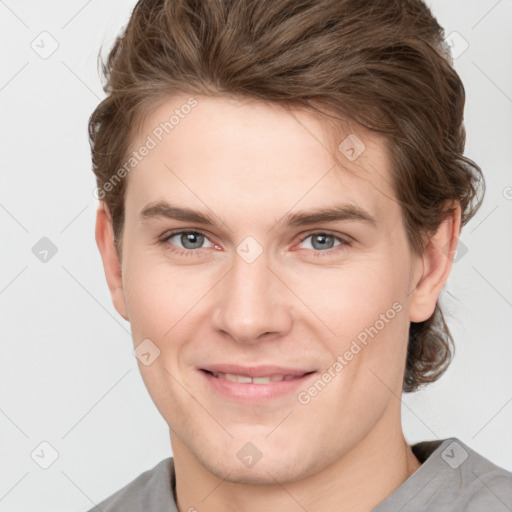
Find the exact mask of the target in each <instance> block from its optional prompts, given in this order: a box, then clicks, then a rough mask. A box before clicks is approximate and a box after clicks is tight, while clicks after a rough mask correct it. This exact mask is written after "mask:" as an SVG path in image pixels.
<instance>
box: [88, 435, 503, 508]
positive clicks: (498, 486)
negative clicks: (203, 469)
mask: <svg viewBox="0 0 512 512" xmlns="http://www.w3.org/2000/svg"><path fill="white" fill-rule="evenodd" d="M411 448H412V450H413V452H414V455H416V457H417V458H418V460H419V461H420V462H421V466H420V467H419V468H418V469H417V470H416V471H415V472H414V473H413V474H412V475H411V476H410V477H409V478H408V479H407V480H405V482H403V483H402V484H401V485H400V486H399V487H398V488H397V489H396V490H395V491H394V492H393V493H392V494H390V495H389V496H388V497H387V498H386V499H385V500H384V501H382V502H381V503H380V504H379V505H378V506H377V507H376V508H374V509H373V511H372V512H399V511H400V512H430V511H432V512H434V511H435V512H448V511H450V512H462V511H465V512H467V511H469V512H511V511H512V473H510V472H509V471H506V470H505V469H503V468H500V467H498V466H496V465H495V464H493V463H492V462H490V461H489V460H487V459H486V458H484V457H482V456H481V455H479V454H478V453H477V452H475V451H474V450H472V449H471V448H469V447H468V446H466V445H465V444H464V443H463V442H462V441H459V440H458V439H457V438H453V437H452V438H449V439H444V440H438V441H424V442H421V443H417V444H414V445H412V446H411ZM174 486H175V475H174V461H173V458H172V457H169V458H167V459H164V460H162V461H161V462H160V463H158V464H157V465H156V466H155V467H154V468H153V469H150V470H148V471H145V472H144V473H142V474H141V475H139V476H138V477H137V478H135V479H134V480H133V481H132V482H130V483H129V484H128V485H126V486H125V487H123V488H122V489H120V490H119V491H117V492H116V493H115V494H113V495H112V496H110V497H109V498H107V499H105V500H104V501H102V502H101V503H99V504H98V505H97V506H96V507H94V508H92V509H90V510H89V511H88V512H99V511H101V512H178V509H177V507H176V503H175V501H174V497H173V488H174Z"/></svg>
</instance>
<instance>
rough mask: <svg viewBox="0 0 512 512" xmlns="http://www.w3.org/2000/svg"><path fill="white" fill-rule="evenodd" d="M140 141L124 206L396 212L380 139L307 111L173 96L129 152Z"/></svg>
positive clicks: (155, 113)
mask: <svg viewBox="0 0 512 512" xmlns="http://www.w3.org/2000/svg"><path fill="white" fill-rule="evenodd" d="M191 98H193V101H192V100H191ZM191 105H193V106H191ZM143 146H146V147H148V148H150V149H149V150H147V151H144V153H145V156H144V157H142V158H140V159H138V160H137V161H134V162H133V163H134V164H135V165H134V166H133V169H132V170H131V171H130V173H129V175H128V187H127V192H126V194H127V195H126V208H127V210H128V208H129V207H130V208H131V207H133V208H136V209H138V210H139V211H140V210H141V209H142V208H143V207H144V206H145V205H146V204H147V203H149V202H154V201H156V200H159V199H167V200H169V201H172V202H174V203H176V201H178V202H181V203H183V204H185V203H186V204H187V205H189V206H194V207H198V208H201V207H202V209H203V210H204V209H205V206H206V205H208V206H209V207H210V208H212V209H214V211H215V209H218V208H222V209H223V210H224V211H227V210H230V209H231V210H232V211H233V213H234V214H238V215H240V213H241V211H242V210H245V212H244V213H245V214H246V215H248V216H250V215H254V216H255V218H257V217H258V216H259V217H261V214H262V213H263V211H265V212H267V213H268V214H269V215H272V214H274V215H277V216H281V215H282V213H283V212H285V211H290V210H294V209H303V208H315V207H319V206H331V205H337V204H340V202H344V203H347V202H348V203H354V204H356V205H359V206H360V207H362V208H365V209H366V210H367V211H370V212H371V214H372V215H374V216H375V217H378V216H379V215H381V214H382V213H384V212H385V211H387V212H388V213H389V210H390V209H391V210H393V209H394V210H397V204H396V201H394V197H395V195H394V191H393V189H392V187H391V185H390V184H391V176H390V173H389V165H388V155H387V150H386V146H385V141H384V139H383V138H382V137H380V136H377V135H376V134H374V133H372V132H369V131H368V130H365V129H363V128H362V127H360V126H354V124H350V123H348V122H343V121H333V118H332V117H327V116H321V115H319V114H317V113H315V112H312V111H310V110H306V109H305V108H293V109H287V108H284V107H283V106H281V105H276V104H270V103H264V102H261V101H257V100H251V101H249V100H241V99H236V98H233V97H224V96H222V97H210V96H208V97H206V96H193V97H192V96H191V95H186V94H183V95H181V94H180V95H176V96H173V97H170V98H168V99H166V101H164V102H163V103H161V104H160V105H159V106H158V107H157V108H156V109H154V110H153V111H152V112H151V113H150V114H149V115H147V117H146V118H145V120H144V123H143V124H142V127H141V130H140V131H139V133H138V134H137V136H136V137H134V140H133V141H132V146H131V151H139V153H140V149H141V148H142V147H143ZM395 213H396V212H395Z"/></svg>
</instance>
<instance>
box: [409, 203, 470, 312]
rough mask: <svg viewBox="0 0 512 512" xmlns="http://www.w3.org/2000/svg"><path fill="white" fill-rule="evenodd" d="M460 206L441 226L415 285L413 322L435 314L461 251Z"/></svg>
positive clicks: (430, 240)
mask: <svg viewBox="0 0 512 512" xmlns="http://www.w3.org/2000/svg"><path fill="white" fill-rule="evenodd" d="M460 221H461V211H460V205H459V204H458V203H457V204H456V205H455V206H454V211H453V212H452V213H451V214H450V215H449V216H448V217H447V218H446V219H445V220H444V221H443V222H441V224H440V225H439V228H438V229H437V231H436V233H435V234H434V235H433V236H432V237H431V238H430V239H429V241H428V243H427V245H426V247H425V250H424V252H423V255H422V256H421V261H420V262H419V263H420V264H421V265H422V268H423V273H422V275H421V278H420V279H419V280H418V279H417V276H415V279H416V281H415V282H414V283H412V285H413V286H414V285H416V286H415V288H414V289H413V291H412V292H411V302H410V308H409V319H410V321H411V322H424V321H425V320H428V319H429V318H430V317H431V316H432V315H433V314H434V310H435V307H436V303H437V299H438V298H439V295H440V294H441V291H442V289H443V287H444V285H445V284H446V281H447V280H448V277H449V275H450V271H451V269H452V263H453V258H454V255H455V252H456V250H457V243H458V240H459V233H460Z"/></svg>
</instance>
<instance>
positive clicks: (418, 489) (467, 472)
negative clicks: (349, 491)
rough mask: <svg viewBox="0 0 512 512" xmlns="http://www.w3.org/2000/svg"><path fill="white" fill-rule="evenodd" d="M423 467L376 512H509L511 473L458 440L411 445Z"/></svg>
mask: <svg viewBox="0 0 512 512" xmlns="http://www.w3.org/2000/svg"><path fill="white" fill-rule="evenodd" d="M411 448H412V450H413V452H414V454H415V455H416V457H417V458H418V460H419V461H420V462H421V466H420V467H419V468H418V469H417V470H416V471H415V472H414V473H413V474H412V475H411V476H410V477H409V478H408V479H407V480H406V481H405V482H403V483H402V485H400V486H399V487H398V488H397V489H396V490H395V491H394V492H393V493H392V494H391V495H390V496H388V498H386V499H385V500H384V501H383V502H382V503H381V504H380V505H379V506H377V507H376V508H375V509H374V512H395V511H396V510H401V511H402V512H418V511H421V512H430V511H435V512H482V511H492V512H510V511H511V510H512V473H511V472H509V471H507V470H506V469H504V468H501V467H499V466H498V465H496V464H494V463H493V462H491V461H490V460H488V459H486V458H485V457H483V456H482V455H480V454H479V453H478V452H477V451H475V450H473V449H472V448H470V447H469V446H467V445H466V444H465V443H463V442H462V441H460V440H459V439H457V438H454V437H452V438H448V439H442V440H436V441H423V442H421V443H417V444H415V445H413V446H411Z"/></svg>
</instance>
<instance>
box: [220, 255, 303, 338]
mask: <svg viewBox="0 0 512 512" xmlns="http://www.w3.org/2000/svg"><path fill="white" fill-rule="evenodd" d="M276 274H277V272H276V271H275V270H274V269H272V270H271V269H270V268H269V267H268V262H267V259H266V258H264V255H261V256H260V257H259V258H258V259H257V260H256V261H254V262H252V263H247V262H246V261H244V259H243V258H241V257H239V256H238V255H236V256H235V259H234V263H233V267H232V269H231V271H230V272H229V273H228V274H227V276H225V278H224V279H223V280H222V281H221V282H220V283H219V285H218V287H216V288H217V296H216V298H215V299H216V302H215V306H214V311H213V314H212V327H213V328H214V329H216V330H217V331H222V332H224V333H225V334H227V335H229V336H230V337H231V338H232V339H234V340H235V341H237V342H238V343H250V344H254V343H258V342H260V341H262V340H263V339H269V337H271V336H272V335H273V336H275V337H280V336H282V335H285V334H286V333H287V332H289V331H290V330H291V328H292V324H293V318H292V314H293V312H292V310H293V308H292V305H291V304H289V303H287V300H290V297H291V295H292V294H291V293H290V291H289V290H288V289H287V288H286V286H285V285H284V284H283V282H282V281H281V280H280V279H279V278H278V277H277V276H276ZM264 335H266V336H264Z"/></svg>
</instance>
